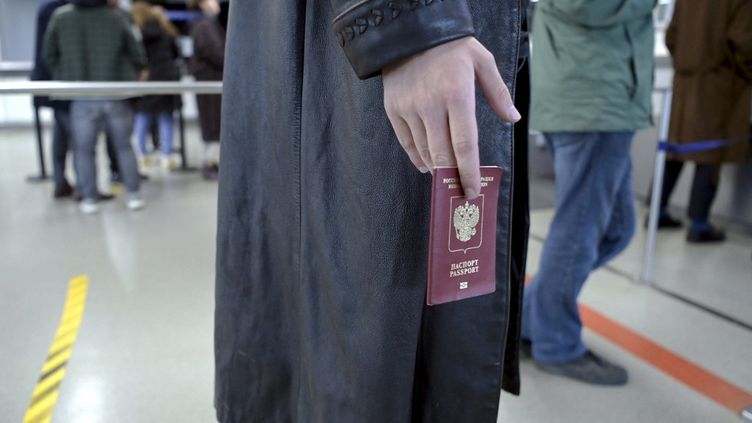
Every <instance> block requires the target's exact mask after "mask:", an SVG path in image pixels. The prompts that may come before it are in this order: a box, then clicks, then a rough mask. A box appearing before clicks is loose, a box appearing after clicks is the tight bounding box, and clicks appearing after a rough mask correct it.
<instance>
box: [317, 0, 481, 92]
mask: <svg viewBox="0 0 752 423" xmlns="http://www.w3.org/2000/svg"><path fill="white" fill-rule="evenodd" d="M330 1H331V2H332V6H333V7H334V10H335V18H334V22H333V29H334V32H335V33H336V35H337V39H338V40H339V44H340V45H341V46H342V48H343V49H344V51H345V55H346V56H347V59H348V60H349V61H350V64H351V65H352V67H353V69H354V70H355V73H356V74H357V75H358V77H359V78H361V79H366V78H370V77H372V76H375V75H378V74H379V73H381V70H382V69H384V68H385V67H387V66H389V65H391V64H394V63H396V62H399V61H400V60H402V59H405V58H407V57H410V56H412V55H413V54H416V53H419V52H421V51H424V50H427V49H429V48H431V47H434V46H437V45H439V44H443V43H446V42H449V41H452V40H456V39H458V38H462V37H466V36H468V35H473V34H474V33H475V31H474V29H473V20H472V16H471V14H470V9H469V7H468V5H467V0H330Z"/></svg>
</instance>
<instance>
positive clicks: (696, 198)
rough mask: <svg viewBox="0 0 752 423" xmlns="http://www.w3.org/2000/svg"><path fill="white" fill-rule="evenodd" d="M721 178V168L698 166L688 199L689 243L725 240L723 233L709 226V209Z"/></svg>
mask: <svg viewBox="0 0 752 423" xmlns="http://www.w3.org/2000/svg"><path fill="white" fill-rule="evenodd" d="M720 177H721V167H720V166H717V165H702V164H698V165H696V167H695V177H694V180H693V182H692V192H691V194H690V197H689V208H688V214H689V218H690V219H691V220H692V226H691V228H690V230H689V233H688V234H687V240H689V241H690V242H718V241H723V240H725V239H726V234H725V233H723V231H721V230H719V229H716V228H715V227H713V225H711V224H710V209H711V208H712V207H713V201H714V200H715V195H716V193H717V192H718V184H719V182H720Z"/></svg>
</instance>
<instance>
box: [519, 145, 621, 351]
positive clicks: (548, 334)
mask: <svg viewBox="0 0 752 423" xmlns="http://www.w3.org/2000/svg"><path fill="white" fill-rule="evenodd" d="M632 136H633V133H631V132H621V133H556V134H546V138H547V141H548V142H549V145H551V146H552V150H553V156H554V171H555V174H556V197H557V207H556V214H555V216H554V219H553V221H552V223H551V229H550V231H549V235H548V238H547V239H546V241H545V243H544V247H543V254H542V258H541V263H540V268H539V271H538V274H537V275H536V276H535V278H534V279H533V281H532V282H531V283H530V284H529V285H528V287H527V288H526V290H525V298H524V303H525V304H524V307H523V312H524V317H523V336H524V337H525V338H528V339H530V340H531V341H532V344H533V357H534V358H535V359H536V361H539V362H541V363H565V362H568V361H572V360H575V359H577V358H579V357H581V356H583V355H584V354H585V352H586V351H587V349H586V347H585V345H584V344H583V343H582V340H581V331H582V322H581V320H580V316H579V310H578V308H577V296H578V295H579V292H580V289H581V288H582V285H583V284H584V282H585V280H586V279H587V277H588V275H589V273H590V271H591V270H592V269H593V267H594V266H595V265H596V264H598V261H599V255H600V252H599V248H600V246H601V242H602V240H603V237H604V235H605V234H606V233H607V232H608V228H609V226H610V225H611V221H612V217H613V213H612V211H613V210H614V206H615V204H616V203H617V198H619V193H620V189H622V187H623V185H624V183H625V178H628V175H629V169H630V146H631V140H632ZM624 213H625V214H628V212H624ZM623 219H624V220H625V221H628V220H629V219H628V217H626V216H625V217H624V218H623ZM621 242H624V241H621Z"/></svg>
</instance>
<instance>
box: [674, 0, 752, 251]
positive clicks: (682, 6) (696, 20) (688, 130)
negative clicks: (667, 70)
mask: <svg viewBox="0 0 752 423" xmlns="http://www.w3.org/2000/svg"><path fill="white" fill-rule="evenodd" d="M666 46H667V47H668V49H669V51H670V52H671V57H672V59H673V64H674V85H673V88H674V89H673V92H674V93H673V96H674V97H673V106H672V108H671V125H670V129H669V141H670V142H671V143H677V144H680V145H684V146H691V145H692V144H695V143H701V142H704V141H705V142H706V141H720V142H723V143H725V145H723V146H721V147H720V148H712V149H709V150H707V151H702V152H694V153H684V154H671V155H670V156H669V159H668V160H667V162H666V173H665V176H664V178H663V192H662V194H663V195H662V197H661V213H660V216H659V227H663V228H678V227H681V222H680V221H679V220H677V219H674V218H673V217H672V216H671V215H670V214H669V213H668V212H667V210H666V208H667V207H668V203H669V199H670V197H671V194H672V193H673V190H674V188H675V186H676V183H677V181H678V179H679V175H680V174H681V171H682V168H683V167H684V163H685V162H694V163H695V174H694V180H693V182H692V190H691V192H690V197H689V208H688V210H687V212H688V216H689V219H690V221H691V223H690V227H689V230H688V231H687V241H689V242H693V243H709V242H721V241H724V240H725V239H726V234H725V233H724V232H723V231H722V230H720V229H718V228H716V227H714V226H713V225H712V224H711V223H710V209H711V207H712V206H713V200H715V195H716V193H717V192H718V184H719V183H720V176H721V165H722V164H723V163H734V162H736V163H738V162H743V161H746V160H750V158H752V144H751V143H752V138H750V137H752V130H751V129H752V128H750V104H751V103H752V2H749V1H746V0H697V1H693V2H691V3H689V2H687V1H684V0H680V1H678V2H677V3H676V6H675V8H674V16H673V18H672V20H671V24H670V25H669V27H668V30H667V31H666Z"/></svg>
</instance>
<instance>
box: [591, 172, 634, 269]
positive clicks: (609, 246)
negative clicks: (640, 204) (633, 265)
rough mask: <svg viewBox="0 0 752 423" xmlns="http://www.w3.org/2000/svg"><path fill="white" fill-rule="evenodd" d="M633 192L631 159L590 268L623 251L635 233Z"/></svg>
mask: <svg viewBox="0 0 752 423" xmlns="http://www.w3.org/2000/svg"><path fill="white" fill-rule="evenodd" d="M634 201H635V200H634V193H633V192H632V160H631V158H630V159H629V165H628V168H627V171H626V173H625V174H624V176H623V178H622V182H621V186H620V187H619V190H618V192H617V194H616V201H615V202H614V208H613V213H611V219H610V220H609V224H608V228H607V229H606V232H605V233H604V234H603V236H602V238H601V243H600V245H599V246H598V260H596V262H595V265H594V266H593V269H592V270H595V269H597V268H599V267H601V266H603V265H605V264H606V263H608V262H609V261H611V259H613V258H614V257H616V256H617V255H618V254H619V253H621V252H622V251H624V249H625V248H627V246H628V245H629V242H630V241H631V240H632V237H633V236H634V233H635V219H636V214H635V207H634Z"/></svg>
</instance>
